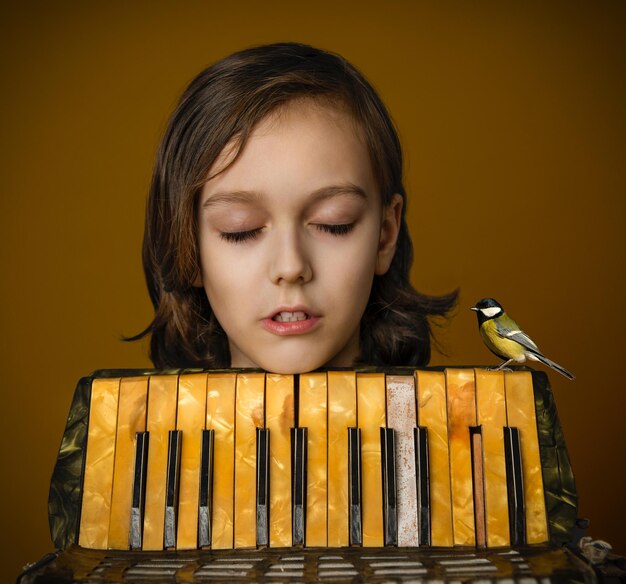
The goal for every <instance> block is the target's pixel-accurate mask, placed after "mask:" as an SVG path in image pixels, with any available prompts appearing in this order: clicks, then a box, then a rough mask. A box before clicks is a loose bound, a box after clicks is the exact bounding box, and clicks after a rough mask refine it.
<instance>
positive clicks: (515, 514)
mask: <svg viewBox="0 0 626 584" xmlns="http://www.w3.org/2000/svg"><path fill="white" fill-rule="evenodd" d="M504 460H505V465H506V488H507V493H508V500H509V530H510V535H511V545H523V544H525V543H526V514H525V509H524V482H523V479H524V477H523V476H522V447H521V443H520V432H519V428H511V427H507V426H505V427H504Z"/></svg>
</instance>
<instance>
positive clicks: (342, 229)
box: [315, 223, 354, 235]
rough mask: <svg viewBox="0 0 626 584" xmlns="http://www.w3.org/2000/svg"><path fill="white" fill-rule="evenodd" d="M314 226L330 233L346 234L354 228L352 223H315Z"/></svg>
mask: <svg viewBox="0 0 626 584" xmlns="http://www.w3.org/2000/svg"><path fill="white" fill-rule="evenodd" d="M315 227H317V228H318V229H319V230H320V231H323V232H325V233H330V234H331V235H348V233H350V231H352V230H353V229H354V223H341V224H339V225H333V224H329V223H316V224H315Z"/></svg>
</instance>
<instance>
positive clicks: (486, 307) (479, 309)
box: [470, 298, 504, 327]
mask: <svg viewBox="0 0 626 584" xmlns="http://www.w3.org/2000/svg"><path fill="white" fill-rule="evenodd" d="M470 310H474V311H476V316H478V326H479V327H480V325H481V324H483V322H485V321H486V320H491V319H492V318H497V317H498V316H500V315H502V314H504V308H502V306H500V303H499V302H498V301H497V300H496V299H495V298H483V299H482V300H479V301H478V302H477V303H476V305H475V306H472V308H470Z"/></svg>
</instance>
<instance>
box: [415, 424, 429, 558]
mask: <svg viewBox="0 0 626 584" xmlns="http://www.w3.org/2000/svg"><path fill="white" fill-rule="evenodd" d="M413 432H414V435H413V437H414V440H415V470H416V473H417V476H416V479H417V529H418V533H419V537H418V539H419V544H420V545H423V546H429V545H430V480H429V479H430V477H429V472H430V470H429V464H428V428H424V427H421V426H418V427H417V428H415V429H414V430H413Z"/></svg>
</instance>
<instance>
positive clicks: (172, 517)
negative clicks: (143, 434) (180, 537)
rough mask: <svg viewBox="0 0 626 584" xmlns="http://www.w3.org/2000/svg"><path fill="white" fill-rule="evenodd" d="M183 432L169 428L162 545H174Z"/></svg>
mask: <svg viewBox="0 0 626 584" xmlns="http://www.w3.org/2000/svg"><path fill="white" fill-rule="evenodd" d="M182 438H183V433H182V432H181V431H180V430H170V433H169V445H168V449H167V450H168V452H167V478H166V483H167V484H166V487H165V530H164V533H163V547H164V548H165V549H172V548H175V547H176V526H177V523H178V522H177V512H178V492H179V486H180V451H181V446H182Z"/></svg>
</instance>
